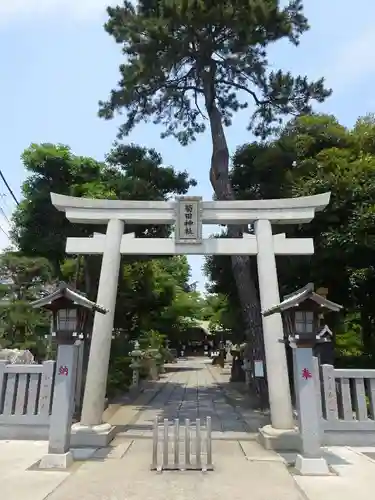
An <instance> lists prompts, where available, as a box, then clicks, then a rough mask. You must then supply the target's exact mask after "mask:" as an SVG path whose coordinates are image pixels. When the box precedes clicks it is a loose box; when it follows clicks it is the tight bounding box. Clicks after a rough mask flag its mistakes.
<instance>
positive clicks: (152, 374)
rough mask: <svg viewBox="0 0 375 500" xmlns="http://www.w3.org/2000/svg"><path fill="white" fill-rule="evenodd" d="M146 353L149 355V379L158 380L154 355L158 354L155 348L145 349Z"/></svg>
mask: <svg viewBox="0 0 375 500" xmlns="http://www.w3.org/2000/svg"><path fill="white" fill-rule="evenodd" d="M147 353H148V355H149V356H150V360H149V362H150V364H149V368H150V371H149V378H150V380H158V379H159V373H158V367H157V363H156V356H157V355H158V354H159V352H158V350H157V349H148V350H147Z"/></svg>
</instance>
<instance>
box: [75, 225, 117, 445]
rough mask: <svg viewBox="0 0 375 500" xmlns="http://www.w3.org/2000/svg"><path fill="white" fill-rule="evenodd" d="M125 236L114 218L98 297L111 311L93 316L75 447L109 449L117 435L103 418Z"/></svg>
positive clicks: (106, 246)
mask: <svg viewBox="0 0 375 500" xmlns="http://www.w3.org/2000/svg"><path fill="white" fill-rule="evenodd" d="M123 233H124V221H123V220H120V219H111V220H110V221H109V222H108V226H107V232H106V236H105V245H104V252H103V260H102V267H101V271H100V278H99V287H98V297H97V303H98V304H100V305H101V306H103V307H105V308H106V309H107V310H108V312H107V314H100V313H98V312H96V313H95V317H94V326H93V331H92V337H91V347H90V356H89V363H88V368H87V374H86V385H85V392H84V397H83V405H82V415H81V421H80V422H79V423H78V424H75V425H74V426H73V428H72V433H73V435H72V444H73V445H75V446H106V445H107V444H108V443H109V442H110V440H111V439H112V437H113V435H114V428H112V426H111V425H110V424H107V423H103V420H102V418H103V411H104V400H105V394H106V386H107V376H108V365H109V357H110V351H111V342H112V330H113V320H114V314H115V307H116V296H117V287H118V276H119V270H120V262H121V238H122V235H123Z"/></svg>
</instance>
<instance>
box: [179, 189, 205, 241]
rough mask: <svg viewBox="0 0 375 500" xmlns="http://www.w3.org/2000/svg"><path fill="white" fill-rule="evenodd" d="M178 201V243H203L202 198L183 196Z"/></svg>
mask: <svg viewBox="0 0 375 500" xmlns="http://www.w3.org/2000/svg"><path fill="white" fill-rule="evenodd" d="M176 201H177V210H176V227H175V239H176V243H201V242H202V207H201V203H202V198H201V197H198V196H181V197H179V198H177V200H176Z"/></svg>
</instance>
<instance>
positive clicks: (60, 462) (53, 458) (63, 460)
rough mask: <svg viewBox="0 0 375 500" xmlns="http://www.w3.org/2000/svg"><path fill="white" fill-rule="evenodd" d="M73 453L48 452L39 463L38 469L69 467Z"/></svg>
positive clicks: (72, 460)
mask: <svg viewBox="0 0 375 500" xmlns="http://www.w3.org/2000/svg"><path fill="white" fill-rule="evenodd" d="M73 462H74V459H73V454H72V452H71V451H68V452H66V453H48V454H47V455H45V456H44V457H43V458H42V460H41V461H40V463H39V469H59V470H62V469H69V467H70V466H71V465H72V464H73Z"/></svg>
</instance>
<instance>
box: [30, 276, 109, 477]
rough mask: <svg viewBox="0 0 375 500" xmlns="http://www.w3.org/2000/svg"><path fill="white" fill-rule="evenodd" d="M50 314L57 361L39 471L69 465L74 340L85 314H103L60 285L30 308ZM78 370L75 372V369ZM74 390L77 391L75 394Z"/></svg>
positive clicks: (76, 355) (76, 356)
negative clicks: (47, 311)
mask: <svg viewBox="0 0 375 500" xmlns="http://www.w3.org/2000/svg"><path fill="white" fill-rule="evenodd" d="M31 305H32V306H33V307H35V308H36V307H42V308H44V309H47V310H49V311H51V312H52V332H51V335H52V338H55V341H56V343H57V360H56V372H55V383H54V390H53V401H52V413H51V416H50V427H49V439H48V453H47V455H45V456H44V457H43V458H42V460H41V461H40V464H39V467H40V468H41V469H66V468H68V467H70V466H71V465H72V463H73V454H72V452H71V450H70V439H71V427H72V423H73V414H74V409H75V399H76V395H77V394H78V393H79V391H80V390H81V388H80V387H79V388H77V387H76V383H77V375H78V376H80V372H81V369H82V367H78V361H79V358H80V357H81V356H80V354H81V353H80V350H81V346H80V345H79V343H78V344H77V342H76V341H77V339H81V338H83V330H84V324H85V321H86V318H87V310H88V309H91V310H99V312H102V313H104V314H105V312H106V311H105V310H103V309H102V308H100V307H99V306H97V305H96V304H94V303H93V302H91V301H89V300H88V299H86V297H84V296H83V295H81V294H79V293H78V292H77V291H75V290H73V289H72V288H70V287H68V285H67V284H66V283H60V285H59V287H58V288H57V290H56V291H55V292H53V293H52V294H49V295H48V296H46V297H43V298H42V299H39V300H37V301H35V302H33V303H32V304H31ZM78 368H79V369H78ZM77 389H78V391H77Z"/></svg>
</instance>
